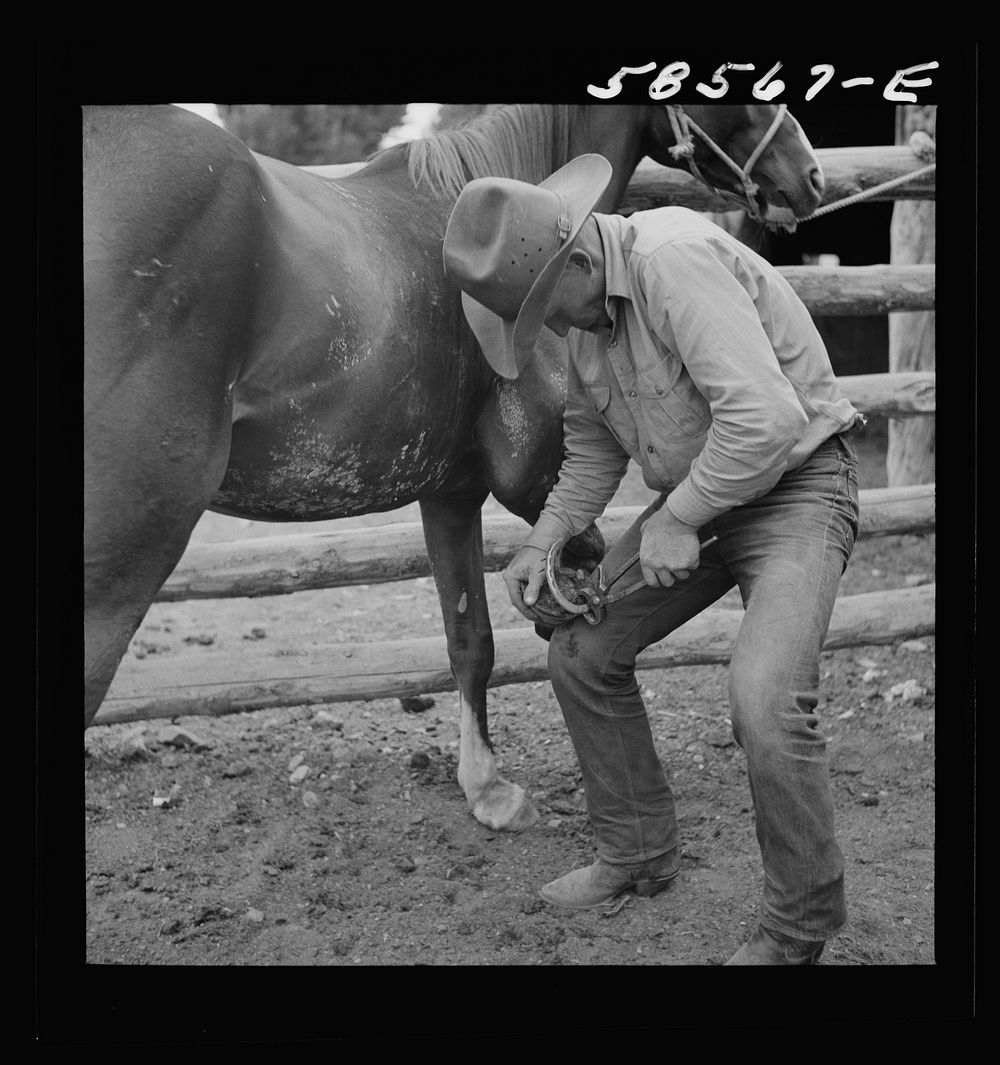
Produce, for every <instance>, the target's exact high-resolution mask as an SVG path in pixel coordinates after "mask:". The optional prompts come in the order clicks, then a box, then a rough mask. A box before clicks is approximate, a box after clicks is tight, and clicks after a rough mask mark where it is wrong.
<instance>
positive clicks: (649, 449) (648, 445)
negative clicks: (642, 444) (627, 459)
mask: <svg viewBox="0 0 1000 1065" xmlns="http://www.w3.org/2000/svg"><path fill="white" fill-rule="evenodd" d="M646 450H647V451H648V452H649V453H650V454H651V455H652V454H653V445H652V444H647V445H646Z"/></svg>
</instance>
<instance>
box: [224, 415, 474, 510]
mask: <svg viewBox="0 0 1000 1065" xmlns="http://www.w3.org/2000/svg"><path fill="white" fill-rule="evenodd" d="M428 436H429V432H428V430H427V429H421V430H420V431H419V432H414V433H413V434H412V435H410V436H407V437H406V438H405V439H404V438H394V439H386V438H381V439H380V438H378V437H377V436H368V437H366V436H363V435H358V436H356V437H354V438H352V439H350V440H343V439H333V438H331V437H328V436H326V435H324V434H323V433H321V432H318V431H316V430H315V429H312V428H310V427H309V426H307V425H299V426H296V425H295V424H294V423H293V424H291V425H289V426H286V427H285V431H283V432H279V433H274V432H271V433H267V432H260V431H254V430H253V429H252V428H250V427H247V428H246V429H245V430H244V431H241V427H240V426H239V425H237V426H235V427H234V431H233V446H232V451H231V454H230V461H229V467H228V469H227V471H226V476H225V478H224V479H223V482H222V485H221V486H220V488H219V490H218V492H217V493H216V496H215V497H214V499H213V501H212V504H211V507H212V509H213V510H219V511H222V512H223V513H227V514H234V515H236V516H239V517H247V518H255V519H257V520H264V521H319V520H326V519H330V518H346V517H351V516H352V515H357V514H367V513H371V512H374V511H385V510H394V509H396V508H397V507H402V506H406V504H408V503H412V502H414V501H415V500H417V499H420V498H421V497H423V496H425V495H427V494H429V493H430V492H433V491H434V490H435V489H436V488H438V487H440V486H441V484H442V483H443V482H444V481H445V480H446V479H447V477H448V475H449V473H450V472H451V469H452V466H453V464H454V461H455V459H454V455H453V454H451V453H447V452H442V451H440V450H439V449H437V448H435V447H434V446H432V441H430V440H429V439H428Z"/></svg>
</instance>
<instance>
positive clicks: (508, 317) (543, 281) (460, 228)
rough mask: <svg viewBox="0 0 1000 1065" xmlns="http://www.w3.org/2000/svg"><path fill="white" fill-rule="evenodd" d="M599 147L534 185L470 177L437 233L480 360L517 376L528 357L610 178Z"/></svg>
mask: <svg viewBox="0 0 1000 1065" xmlns="http://www.w3.org/2000/svg"><path fill="white" fill-rule="evenodd" d="M611 173H612V170H611V164H610V163H609V162H608V161H607V159H605V158H604V156H603V155H592V154H591V155H578V156H577V157H576V158H575V159H571V160H570V161H569V162H568V163H567V164H566V165H565V166H563V167H561V168H560V169H559V170H557V171H556V172H555V173H554V174H551V175H549V177H547V178H546V179H545V180H544V181H542V182H540V183H539V184H538V185H532V184H530V183H529V182H526V181H515V180H513V179H512V178H499V177H486V178H476V179H475V180H473V181H470V182H469V183H468V184H467V185H466V186H465V187H464V188H463V189H462V192H461V193H460V195H459V197H458V200H457V201H456V202H455V207H454V209H453V210H452V212H451V218H449V220H448V228H447V231H446V232H445V235H444V267H445V272H446V273H447V274H448V275H449V276H451V277H453V278H454V279H455V280H456V281H457V282H458V284H459V286H460V287H461V289H462V308H463V310H464V311H465V317H466V320H467V321H468V323H469V325H470V326H471V328H472V331H473V333H474V334H475V336H476V339H477V340H478V341H479V345H480V347H481V348H482V349H483V354H484V355H485V356H486V361H487V362H488V363H489V364H490V366H492V367H493V369H494V370H496V372H497V373H498V374H500V375H501V376H502V377H508V378H514V377H517V376H518V374H519V373H520V372H521V370H523V369H524V367H525V365H526V364H527V362H528V361H529V360H530V359H531V356H532V353H533V351H534V347H535V341H536V340H537V338H538V334H539V332H540V331H541V328H542V326H543V325H544V324H545V317H546V314H547V312H548V306H549V302H550V301H551V299H552V294H553V293H554V292H555V289H556V286H557V285H558V284H559V279H560V277H561V276H562V273H563V270H564V269H565V266H566V263H567V261H568V260H569V254H570V252H571V251H572V249H573V242H574V241H575V240H576V238H577V235H578V234H579V232H580V229H581V227H582V226H583V223H584V222H586V220H587V218H588V217H589V216H590V212H591V211H592V210H593V209H594V206H595V204H596V203H597V201H598V200H599V199H600V197H601V194H602V193H603V192H604V190H605V189H606V188H607V187H608V183H609V182H610V181H611Z"/></svg>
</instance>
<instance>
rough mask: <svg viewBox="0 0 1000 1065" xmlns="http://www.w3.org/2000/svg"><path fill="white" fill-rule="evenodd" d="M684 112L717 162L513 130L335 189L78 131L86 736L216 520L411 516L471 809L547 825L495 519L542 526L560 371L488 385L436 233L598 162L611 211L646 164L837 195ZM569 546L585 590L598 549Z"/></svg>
mask: <svg viewBox="0 0 1000 1065" xmlns="http://www.w3.org/2000/svg"><path fill="white" fill-rule="evenodd" d="M685 111H686V112H687V114H688V115H689V116H690V117H691V118H692V119H693V121H694V122H695V123H697V128H698V129H699V132H701V131H702V130H703V131H704V132H705V133H706V134H707V135H708V136H710V138H711V140H712V141H714V145H713V146H711V147H708V146H706V145H704V144H702V142H701V141H698V142H697V144H696V146H694V147H692V146H691V145H690V144H689V145H688V151H687V154H686V155H685V153H684V152H681V151H679V150H678V145H677V142H676V136H675V133H676V130H677V116H676V113H674V114H670V115H668V108H667V107H666V106H665V105H662V104H652V103H651V104H646V105H637V106H623V105H609V104H595V105H558V106H557V105H535V104H515V105H505V106H503V107H500V108H498V109H496V110H493V111H490V112H487V113H486V114H485V115H483V116H481V117H480V118H478V119H476V120H473V122H471V123H470V124H469V125H467V126H465V127H462V128H459V129H456V130H449V131H444V132H440V133H438V134H435V135H433V136H431V137H429V138H425V139H423V140H419V141H413V142H409V143H404V144H400V145H397V146H395V147H392V148H389V149H386V150H384V151H381V152H378V153H375V155H374V156H373V157H372V158H371V159H370V160H369V161H368V162H367V163H366V164H365V165H364V166H362V167H361V168H360V169H358V170H356V171H355V172H354V173H352V174H350V175H349V176H346V177H343V178H341V179H329V178H324V177H321V176H319V175H317V174H315V173H310V172H307V171H305V170H303V169H301V168H298V167H295V166H292V165H290V164H287V163H285V162H282V161H279V160H275V159H271V158H268V157H266V156H263V155H260V154H258V153H256V152H253V151H251V150H250V149H249V148H247V147H246V146H245V145H244V144H243V143H242V142H240V141H239V140H237V139H236V138H235V137H233V136H231V135H230V134H228V133H227V132H226V131H225V130H223V129H220V128H219V127H217V126H215V125H213V124H211V123H209V122H206V121H205V120H204V119H203V118H200V117H199V116H197V115H194V114H192V113H190V112H188V111H185V110H182V109H180V108H177V107H173V106H169V105H164V106H150V107H146V106H143V107H133V106H111V107H90V108H86V109H85V110H84V113H83V147H84V153H83V177H84V199H83V205H84V212H83V233H84V344H85V364H84V367H85V369H84V438H85V439H84V444H85V446H84V457H85V471H84V473H85V476H84V491H85V496H84V499H85V507H84V526H85V528H84V571H85V572H84V576H85V599H84V608H85V618H84V621H85V668H86V678H85V696H86V699H85V702H86V705H85V713H84V727H85V728H86V727H87V726H88V725H89V724H90V722H91V721H92V720H93V717H94V715H95V713H96V712H97V709H98V707H99V705H100V703H101V701H102V699H103V698H104V695H105V694H106V692H107V689H108V687H109V685H110V683H111V681H112V679H113V677H114V674H115V672H116V670H117V668H118V663H119V662H120V660H121V658H122V656H123V654H124V653H125V651H126V650H127V648H128V645H129V642H130V640H131V639H132V636H133V635H134V633H135V631H136V629H137V628H138V626H139V624H140V623H141V621H142V619H143V617H144V616H145V613H146V611H147V609H148V607H149V605H150V603H151V602H152V601H153V599H154V597H155V596H156V594H157V592H158V590H159V588H160V586H161V585H162V584H163V582H164V581H165V579H166V578H167V576H168V575H169V574H170V572H171V571H172V570H173V568H174V566H175V565H176V563H177V561H178V560H179V558H180V556H181V554H182V552H183V551H184V549H185V547H186V545H187V543H188V539H189V536H190V534H191V531H192V529H193V528H194V526H195V524H196V522H197V521H198V519H199V517H200V516H201V514H202V513H203V512H204V511H205V510H206V509H208V510H212V511H216V512H219V513H222V514H228V515H233V516H238V517H243V518H252V519H257V520H266V521H302V520H326V519H331V518H341V517H347V516H351V515H357V514H364V513H369V512H376V511H387V510H393V509H396V508H398V507H401V506H404V505H406V504H409V503H412V502H414V501H417V502H418V503H419V507H420V513H421V521H422V524H423V528H424V533H425V540H426V546H427V551H428V556H429V560H430V564H431V569H432V573H433V576H434V580H435V583H436V586H437V591H438V596H439V600H440V607H441V611H442V614H443V618H444V627H445V631H446V637H447V645H448V652H449V658H450V662H451V668H452V672H453V674H454V677H455V680H456V684H457V688H458V696H459V712H460V758H459V768H458V780H459V784H460V786H461V787H462V789H463V791H464V794H465V797H466V800H467V802H468V804H469V807H470V808H471V810H472V813H473V816H474V817H475V818H476V819H477V820H478V821H480V822H481V823H482V824H484V825H486V826H488V827H490V828H493V829H505V830H511V831H516V830H520V829H523V828H525V827H527V826H528V825H530V824H532V823H533V822H534V821H535V820H536V819H537V817H538V814H537V812H536V811H535V809H534V807H533V805H532V804H531V802H530V800H529V799H528V798H527V796H526V795H525V793H524V790H523V789H522V788H521V787H520V786H519V785H517V784H515V783H513V782H511V781H508V780H506V779H505V778H503V777H502V776H501V775H500V774H499V772H498V771H497V767H496V762H495V757H494V751H493V747H492V744H491V741H490V737H489V729H488V722H487V707H486V685H487V681H488V679H489V676H490V672H491V670H492V668H493V656H494V645H493V635H492V630H491V628H490V619H489V615H488V610H487V606H486V595H485V580H484V574H483V559H482V526H481V514H480V509H481V507H482V504H483V503H484V501H485V500H486V498H487V496H488V494H489V493H491V492H492V494H493V495H494V497H495V498H496V499H497V500H498V501H499V502H500V503H501V504H503V505H504V506H505V507H506V508H507V509H508V510H510V511H511V512H512V513H513V514H516V515H518V516H519V517H521V518H523V519H524V520H525V521H527V522H528V523H529V524H530V523H533V522H534V521H535V520H536V519H537V517H538V515H539V513H540V511H541V508H542V505H543V504H544V501H545V498H546V496H547V494H548V492H549V490H550V489H551V487H552V485H553V484H554V483H555V479H556V475H557V471H558V468H559V464H560V461H561V458H562V448H561V435H562V426H561V419H562V410H563V406H564V402H565V394H566V368H567V348H566V345H565V342H564V341H560V340H559V339H558V338H556V337H555V336H554V334H551V333H549V332H548V331H547V330H545V331H543V337H542V339H541V340H540V341H539V345H538V357H537V358H536V359H535V361H534V363H533V365H531V366H530V367H529V368H528V369H527V370H526V371H525V373H523V374H522V375H521V377H519V378H518V379H517V380H513V381H511V380H505V379H502V378H500V377H498V376H497V375H496V374H494V373H493V371H492V370H491V369H490V367H489V366H488V365H487V363H486V361H485V359H484V358H483V357H482V355H481V353H480V351H479V349H478V347H477V345H476V343H475V340H474V338H473V336H472V333H471V330H470V329H469V328H468V326H467V324H466V322H465V319H464V316H463V314H462V310H461V303H460V299H459V294H458V292H457V290H456V289H455V287H454V286H453V285H451V284H450V283H449V282H448V281H447V279H446V277H445V274H444V269H443V263H442V251H441V249H442V241H443V236H444V230H445V226H446V223H447V221H448V217H449V214H450V211H451V207H452V205H453V203H454V200H455V198H456V197H457V195H458V193H459V191H460V189H461V188H462V187H463V186H464V184H465V183H466V182H468V181H469V180H471V179H472V178H475V177H482V176H487V175H492V176H507V177H514V178H519V179H521V180H525V181H531V182H537V181H540V180H542V179H543V178H545V177H546V176H548V174H550V173H552V172H553V171H555V170H556V169H558V168H559V167H560V166H562V165H563V164H564V163H565V162H567V161H568V160H569V159H570V158H573V157H575V156H577V155H580V154H582V153H585V152H598V153H600V154H601V155H604V156H605V157H606V158H607V159H608V160H609V161H610V162H611V164H612V167H613V170H614V176H613V178H612V181H611V184H610V186H609V188H608V189H607V191H606V193H605V194H604V196H603V197H602V198H601V200H600V202H599V203H598V204H597V207H596V210H598V211H603V212H608V211H611V210H613V209H614V207H615V205H616V204H617V203H618V202H619V200H620V197H621V196H622V193H623V192H624V190H625V187H626V185H627V183H628V181H629V178H630V177H631V175H632V173H633V171H634V169H635V167H636V166H637V164H638V163H639V161H640V160H641V159H642V158H643V157H644V156H647V155H648V156H650V157H651V158H652V159H654V160H656V161H658V162H661V163H664V164H666V165H668V166H683V165H685V163H686V161H687V160H688V159H693V158H696V159H697V160H698V166H699V171H698V174H699V177H701V178H702V179H703V180H706V181H708V182H710V183H712V184H713V185H714V186H716V187H717V188H718V189H719V190H724V191H727V192H729V193H730V194H732V195H737V196H739V195H741V194H742V192H741V186H740V180H738V179H737V177H738V175H737V177H734V171H738V170H739V167H740V166H743V165H744V164H745V163H746V161H747V160H752V165H753V180H754V182H755V187H756V188H757V189H758V193H757V195H758V198H759V199H758V202H757V206H758V207H759V206H760V205H761V204H762V205H763V208H764V213H765V215H766V214H767V213H768V212H771V211H774V212H775V213H776V214H782V213H783V214H784V217H786V218H787V217H788V216H789V215H792V214H793V215H794V216H795V217H804V216H806V215H808V214H809V213H811V211H812V210H813V209H814V208H815V207H816V205H817V204H818V202H819V199H820V196H821V194H822V189H823V179H822V173H821V171H820V168H819V165H818V163H817V160H816V157H815V155H814V154H813V151H812V148H811V146H810V145H809V142H808V140H807V138H806V136H805V134H804V133H803V131H802V129H801V127H800V126H799V124H798V122H797V121H796V120H795V119H794V118H793V117H792V116H791V115H790V114H787V113H784V108H781V109H779V108H776V107H775V106H773V105H746V106H742V105H705V106H701V107H688V108H685ZM765 141H766V143H765ZM720 146H721V149H722V150H723V151H724V152H725V153H728V156H729V157H730V158H729V159H728V160H726V159H723V158H720V152H719V148H720ZM672 148H673V149H674V151H673V152H672V151H671V149H672ZM734 162H735V163H736V164H739V165H736V166H734V165H733V163H734ZM742 180H743V188H744V189H745V187H746V175H744V177H743V179H742ZM577 541H578V543H577V545H576V546H577V549H578V551H579V556H580V557H581V558H584V559H589V560H590V561H589V564H590V567H591V568H592V567H593V566H594V565H596V562H597V560H598V559H599V558H600V555H601V552H602V551H603V543H602V540H601V537H600V534H599V533H598V532H597V531H596V529H593V530H592V531H590V532H589V533H588V534H581V536H580V537H578V538H577ZM568 550H572V545H569V546H568Z"/></svg>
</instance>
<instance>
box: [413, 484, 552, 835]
mask: <svg viewBox="0 0 1000 1065" xmlns="http://www.w3.org/2000/svg"><path fill="white" fill-rule="evenodd" d="M484 499H485V493H478V492H477V493H475V494H461V495H452V496H447V497H445V496H437V497H434V498H432V499H426V500H422V501H421V503H420V511H421V516H422V518H423V525H424V536H425V539H426V542H427V552H428V555H429V557H430V561H431V568H432V570H433V572H434V580H435V582H436V584H437V590H438V597H439V599H440V601H441V611H442V614H443V616H444V627H445V632H446V634H447V638H448V655H449V658H450V660H451V669H452V673H453V674H454V676H455V680H456V682H457V684H458V698H459V708H460V713H461V747H460V752H459V765H458V781H459V784H460V785H461V787H462V790H463V791H464V792H465V797H466V799H467V801H468V803H469V806H470V807H471V808H472V813H473V816H474V817H475V818H476V820H477V821H480V822H481V823H482V824H484V825H487V826H489V827H490V828H495V829H507V830H508V831H518V830H520V829H522V828H527V827H528V826H529V825H531V824H533V823H534V822H535V821H537V820H538V812H537V811H536V810H535V808H534V806H532V804H531V801H530V799H529V798H528V797H527V795H526V794H525V793H524V789H523V788H521V787H519V786H518V785H517V784H512V783H511V782H510V781H509V780H505V779H504V778H503V777H502V776H500V774H499V773H498V772H497V767H496V760H495V758H494V755H493V748H492V745H491V743H490V739H489V729H488V726H487V718H486V682H487V680H488V679H489V676H490V672H491V671H492V669H493V632H492V630H491V628H490V618H489V610H488V608H487V603H486V584H485V581H484V578H483V537H482V520H481V516H480V507H481V506H482V504H483V501H484Z"/></svg>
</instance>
